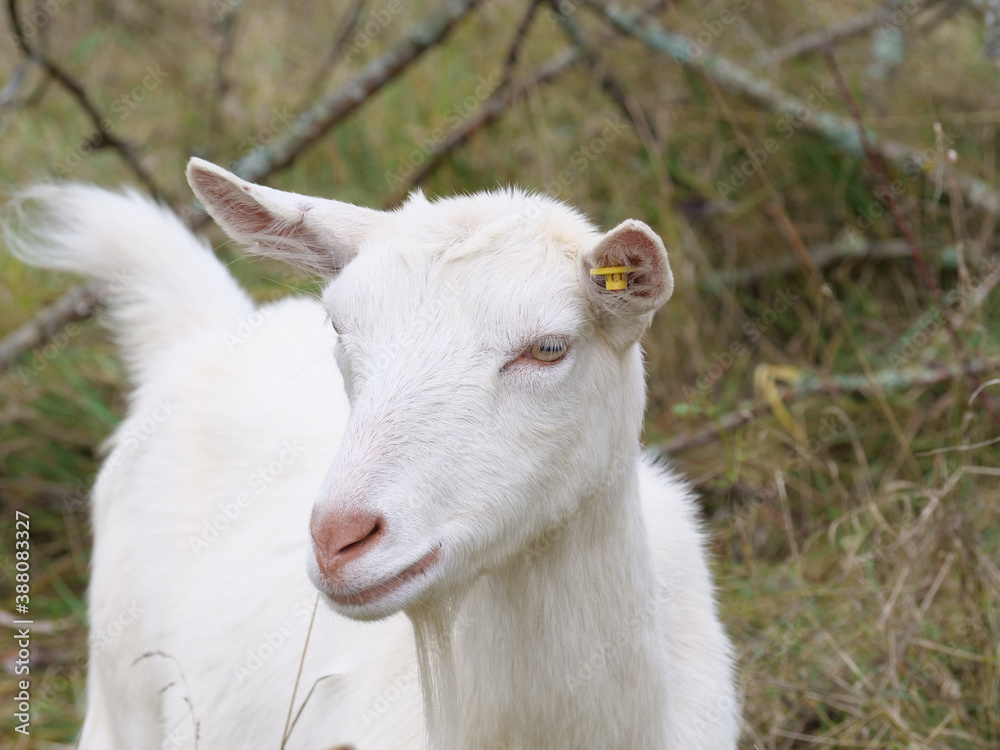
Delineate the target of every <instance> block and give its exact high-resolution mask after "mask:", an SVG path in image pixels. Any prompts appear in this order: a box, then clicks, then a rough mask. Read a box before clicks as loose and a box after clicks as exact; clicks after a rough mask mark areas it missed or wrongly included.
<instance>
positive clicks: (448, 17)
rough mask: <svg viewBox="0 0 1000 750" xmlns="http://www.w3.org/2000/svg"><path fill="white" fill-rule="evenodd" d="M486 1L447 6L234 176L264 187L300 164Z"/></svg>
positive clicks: (451, 1)
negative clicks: (301, 157)
mask: <svg viewBox="0 0 1000 750" xmlns="http://www.w3.org/2000/svg"><path fill="white" fill-rule="evenodd" d="M480 2H482V0H447V1H446V2H445V4H444V6H443V7H442V8H441V9H440V10H439V11H437V12H436V13H434V14H433V15H432V16H430V17H429V18H428V19H427V20H425V21H424V22H423V23H421V24H420V25H419V26H418V27H417V28H415V29H414V30H413V31H412V32H410V34H409V35H408V36H407V37H405V38H404V39H402V40H400V41H399V42H397V43H396V44H395V45H393V46H392V47H391V48H390V49H389V50H388V51H386V52H385V53H384V54H383V55H381V56H380V57H378V58H377V59H375V60H372V61H371V62H370V63H368V64H367V65H366V66H365V67H364V68H363V69H362V70H361V72H360V73H358V75H357V76H356V77H355V78H354V80H353V81H351V82H350V83H348V84H347V85H346V86H344V87H343V88H342V89H340V90H339V91H337V92H335V93H333V94H331V95H329V96H327V97H326V98H324V99H323V100H321V101H320V102H319V103H318V104H316V105H315V106H313V107H311V108H310V109H308V110H307V111H306V112H304V113H302V114H301V115H299V117H297V118H296V119H295V120H294V121H293V122H291V123H290V124H289V126H288V127H287V128H286V129H285V130H284V131H283V132H282V133H281V134H280V135H278V136H277V137H276V138H275V139H274V140H273V141H272V142H271V143H269V144H267V145H266V146H261V147H260V148H257V149H255V150H254V151H252V152H250V153H249V154H247V155H246V156H245V157H243V158H242V159H240V160H239V161H238V162H237V163H236V165H235V166H234V168H233V171H234V172H235V173H236V174H238V175H239V176H240V177H242V178H243V179H245V180H250V181H251V182H258V181H260V180H261V179H262V178H264V177H266V176H267V175H269V174H271V173H272V172H274V171H275V170H277V169H283V168H284V167H287V166H288V165H289V164H291V163H292V162H293V161H294V160H295V158H296V157H297V156H298V155H299V154H301V153H302V152H303V151H305V150H306V149H308V148H309V147H310V146H311V145H312V144H314V143H315V142H316V141H317V140H319V139H320V138H321V137H322V136H323V135H324V134H326V133H327V132H328V131H329V130H330V128H332V127H333V126H334V125H336V124H337V123H338V122H340V121H341V120H343V119H344V118H345V117H347V116H348V115H349V114H351V113H352V112H354V110H356V109H357V108H358V107H360V106H361V105H362V104H364V103H365V102H366V101H368V99H369V98H371V97H372V96H373V95H374V94H375V93H377V92H378V91H379V90H380V89H382V87H383V86H385V85H386V84H387V83H389V82H391V81H392V80H394V79H395V78H397V77H398V76H399V75H400V74H401V73H402V72H403V71H404V70H406V69H407V68H408V67H409V66H410V65H411V64H413V63H414V62H416V61H417V60H418V59H419V58H420V57H421V56H422V55H423V54H424V53H425V52H427V51H428V50H429V49H431V48H432V47H434V46H435V45H437V44H439V43H440V42H442V41H443V40H444V39H445V38H446V37H447V36H448V34H449V33H450V32H451V30H452V29H454V28H455V26H456V25H457V24H458V22H459V21H461V20H462V19H463V18H465V17H466V16H467V15H468V14H469V13H470V12H471V11H472V10H473V8H475V7H476V6H477V5H478V4H479V3H480Z"/></svg>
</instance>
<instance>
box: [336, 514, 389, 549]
mask: <svg viewBox="0 0 1000 750" xmlns="http://www.w3.org/2000/svg"><path fill="white" fill-rule="evenodd" d="M381 533H382V524H381V522H380V521H378V520H376V521H375V523H374V524H372V527H371V530H370V531H369V532H368V533H367V534H365V535H364V536H363V537H361V538H360V539H358V540H356V541H353V542H349V543H348V544H345V545H344V546H343V547H341V548H340V549H339V550H337V554H342V553H345V552H349V551H350V550H352V549H355V548H357V547H363V546H365V545H367V544H369V543H370V542H374V541H375V540H376V539H377V538H378V536H379V535H380V534H381Z"/></svg>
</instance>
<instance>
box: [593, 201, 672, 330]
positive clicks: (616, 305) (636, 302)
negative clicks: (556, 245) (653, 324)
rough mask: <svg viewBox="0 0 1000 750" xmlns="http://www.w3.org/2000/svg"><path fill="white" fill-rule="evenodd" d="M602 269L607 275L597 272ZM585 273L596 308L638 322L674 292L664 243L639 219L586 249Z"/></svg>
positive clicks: (624, 222) (604, 315) (631, 221)
mask: <svg viewBox="0 0 1000 750" xmlns="http://www.w3.org/2000/svg"><path fill="white" fill-rule="evenodd" d="M623 268H624V269H627V270H625V271H624V272H620V271H619V272H616V271H613V270H611V269H623ZM599 270H606V273H592V272H596V271H599ZM580 273H581V275H582V277H583V278H582V279H581V281H582V283H583V285H584V289H586V290H587V297H588V298H589V299H590V304H591V306H592V307H593V308H594V310H595V312H597V313H598V314H599V316H600V317H604V318H608V317H610V318H611V319H617V320H622V319H624V320H627V321H628V320H636V319H638V318H641V316H643V315H646V314H647V313H652V312H653V311H655V310H657V309H658V308H659V307H660V306H661V305H662V304H663V303H664V302H666V301H667V300H668V299H670V295H671V294H672V293H673V291H674V276H673V274H672V273H671V272H670V263H669V262H668V261H667V251H666V248H664V247H663V241H662V240H661V239H660V238H659V237H658V236H657V235H656V233H655V232H654V231H653V230H652V229H650V228H649V227H648V226H646V225H645V224H643V223H642V222H641V221H636V220H635V219H628V220H627V221H623V222H622V223H621V224H619V225H618V226H617V227H615V228H614V229H612V230H611V231H610V232H608V233H607V234H605V235H604V236H603V237H601V239H600V240H599V241H598V242H597V244H596V245H594V247H592V248H590V249H589V250H586V251H584V252H583V253H581V255H580ZM621 273H624V276H621V275H619V274H621ZM648 320H649V316H647V318H645V319H644V320H643V321H642V322H643V323H648ZM643 327H645V326H644V325H643Z"/></svg>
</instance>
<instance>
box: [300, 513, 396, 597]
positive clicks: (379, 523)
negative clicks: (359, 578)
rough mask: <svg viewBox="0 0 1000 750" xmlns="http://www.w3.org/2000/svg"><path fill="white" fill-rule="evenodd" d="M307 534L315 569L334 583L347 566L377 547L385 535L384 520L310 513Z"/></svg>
mask: <svg viewBox="0 0 1000 750" xmlns="http://www.w3.org/2000/svg"><path fill="white" fill-rule="evenodd" d="M309 532H310V533H311V534H312V539H313V546H314V547H315V551H316V562H317V563H319V569H320V570H321V571H322V572H323V575H324V576H325V577H326V578H329V579H334V580H336V579H337V578H338V577H339V576H340V571H341V569H342V568H343V567H344V566H345V565H347V563H349V562H351V560H356V559H357V558H359V557H361V556H362V555H363V554H365V553H366V552H368V550H370V549H371V548H372V547H374V546H375V545H376V544H378V541H379V539H381V538H382V535H383V534H384V533H385V520H384V519H383V518H382V517H381V516H376V515H374V514H372V513H365V512H363V511H356V510H351V511H340V512H337V511H334V512H330V511H327V512H325V513H317V512H313V515H312V520H311V521H310V523H309Z"/></svg>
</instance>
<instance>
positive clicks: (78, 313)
mask: <svg viewBox="0 0 1000 750" xmlns="http://www.w3.org/2000/svg"><path fill="white" fill-rule="evenodd" d="M96 301H97V292H96V291H95V289H94V287H92V286H91V285H87V284H80V285H78V286H75V287H73V288H72V289H70V290H69V291H68V292H66V293H65V294H63V296H61V297H60V298H59V299H57V300H56V301H55V302H53V303H52V304H51V305H49V306H47V307H43V308H42V309H41V310H40V311H38V312H37V313H35V315H34V317H32V318H31V320H29V321H28V322H27V323H25V324H24V325H23V326H21V327H20V328H18V329H16V330H15V331H14V332H13V333H11V334H10V335H8V336H7V337H5V338H4V339H3V340H2V341H0V370H4V369H6V368H8V367H10V366H11V365H13V364H14V363H15V362H16V361H17V358H18V357H20V356H21V354H23V353H24V352H27V351H30V350H32V349H34V348H35V347H37V346H41V345H42V344H44V343H45V342H46V341H48V340H49V338H51V337H52V336H53V335H54V334H56V333H57V332H58V331H60V330H62V328H63V327H64V326H65V325H66V324H67V323H72V322H73V321H74V320H79V319H80V318H86V317H87V316H88V315H90V313H91V312H92V311H93V309H94V304H95V302H96Z"/></svg>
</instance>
